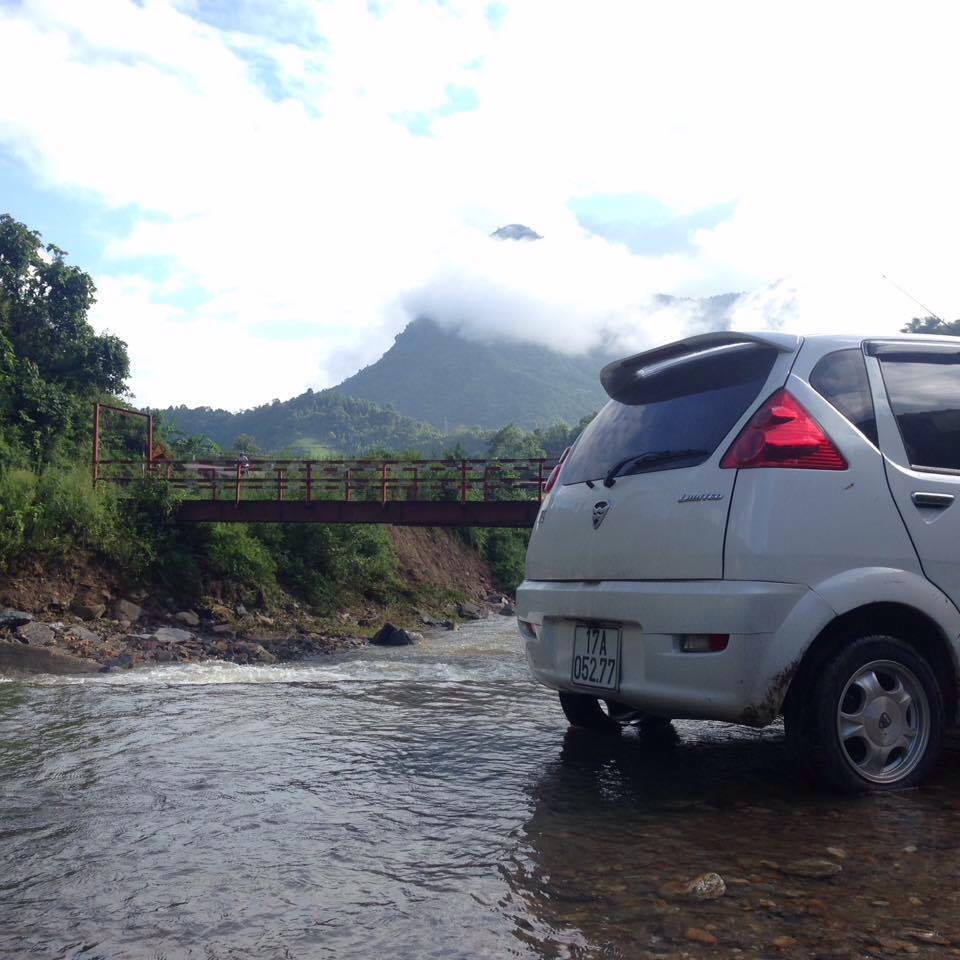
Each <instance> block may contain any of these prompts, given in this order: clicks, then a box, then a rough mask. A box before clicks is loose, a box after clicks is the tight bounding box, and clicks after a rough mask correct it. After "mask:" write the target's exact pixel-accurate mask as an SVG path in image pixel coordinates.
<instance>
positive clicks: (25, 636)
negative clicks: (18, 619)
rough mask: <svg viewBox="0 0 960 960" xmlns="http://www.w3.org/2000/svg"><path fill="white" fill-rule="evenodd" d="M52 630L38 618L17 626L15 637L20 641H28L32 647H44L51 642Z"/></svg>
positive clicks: (52, 639)
mask: <svg viewBox="0 0 960 960" xmlns="http://www.w3.org/2000/svg"><path fill="white" fill-rule="evenodd" d="M54 638H55V635H54V632H53V630H51V629H50V627H48V626H47V625H46V624H45V623H40V621H39V620H32V621H31V622H30V623H25V624H23V625H22V626H19V627H17V639H18V640H19V641H20V642H21V643H29V644H30V646H32V647H46V646H49V645H50V644H51V643H53V641H54Z"/></svg>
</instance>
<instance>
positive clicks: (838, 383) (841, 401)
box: [810, 348, 879, 446]
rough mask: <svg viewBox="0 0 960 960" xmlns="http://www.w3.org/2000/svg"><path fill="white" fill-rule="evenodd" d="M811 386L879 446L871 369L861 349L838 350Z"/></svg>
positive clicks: (813, 376) (823, 361)
mask: <svg viewBox="0 0 960 960" xmlns="http://www.w3.org/2000/svg"><path fill="white" fill-rule="evenodd" d="M810 386H812V387H813V389H814V390H816V391H817V393H819V394H820V396H821V397H823V398H824V399H825V400H827V401H829V402H830V404H832V405H833V406H834V407H836V408H837V410H839V411H840V412H841V413H842V414H843V415H844V416H845V417H846V418H847V419H848V420H849V421H850V422H851V423H852V424H853V425H854V426H855V427H856V428H857V429H858V430H859V431H860V432H861V433H862V434H863V435H864V436H865V437H866V438H867V439H868V440H870V441H871V442H872V443H873V444H874V446H879V441H878V439H877V416H876V413H875V412H874V409H873V397H872V396H871V394H870V381H869V380H868V379H867V366H866V363H865V362H864V359H863V354H862V353H861V352H860V351H859V350H858V349H856V348H853V349H850V350H837V351H835V352H834V353H828V354H827V355H826V356H825V357H823V358H821V360H820V361H819V362H818V363H817V365H816V366H815V367H814V368H813V372H812V373H811V374H810Z"/></svg>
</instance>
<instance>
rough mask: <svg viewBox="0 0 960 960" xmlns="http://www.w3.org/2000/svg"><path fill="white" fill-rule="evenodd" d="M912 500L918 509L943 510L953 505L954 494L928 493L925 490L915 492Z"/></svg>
mask: <svg viewBox="0 0 960 960" xmlns="http://www.w3.org/2000/svg"><path fill="white" fill-rule="evenodd" d="M910 499H911V500H912V501H913V504H914V506H916V507H935V508H937V509H940V510H943V509H944V508H945V507H949V506H950V504H951V503H953V494H952V493H928V492H926V491H924V490H914V491H913V493H911V494H910Z"/></svg>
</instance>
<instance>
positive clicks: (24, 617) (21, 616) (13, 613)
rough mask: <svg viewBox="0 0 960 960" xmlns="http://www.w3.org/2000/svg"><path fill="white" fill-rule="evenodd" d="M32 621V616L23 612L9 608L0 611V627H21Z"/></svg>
mask: <svg viewBox="0 0 960 960" xmlns="http://www.w3.org/2000/svg"><path fill="white" fill-rule="evenodd" d="M32 619H33V614H32V613H26V612H25V611H23V610H11V609H10V608H9V607H7V608H6V609H5V610H0V627H22V626H23V625H24V624H25V623H29V622H30V621H31V620H32Z"/></svg>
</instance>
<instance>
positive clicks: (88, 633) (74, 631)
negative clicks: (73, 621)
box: [67, 625, 100, 643]
mask: <svg viewBox="0 0 960 960" xmlns="http://www.w3.org/2000/svg"><path fill="white" fill-rule="evenodd" d="M67 636H69V637H74V638H75V639H76V640H83V641H84V643H96V642H97V641H98V640H99V639H100V635H99V634H98V633H94V632H93V631H92V630H90V629H88V628H87V627H81V626H79V625H77V626H74V627H70V629H69V630H67Z"/></svg>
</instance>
